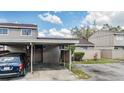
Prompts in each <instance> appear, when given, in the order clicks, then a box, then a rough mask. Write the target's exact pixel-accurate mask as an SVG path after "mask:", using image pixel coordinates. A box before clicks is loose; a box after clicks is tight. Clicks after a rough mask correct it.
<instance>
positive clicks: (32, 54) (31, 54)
mask: <svg viewBox="0 0 124 93" xmlns="http://www.w3.org/2000/svg"><path fill="white" fill-rule="evenodd" d="M30 46H31V73H33V44H32V43H30Z"/></svg>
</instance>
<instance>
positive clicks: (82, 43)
mask: <svg viewBox="0 0 124 93" xmlns="http://www.w3.org/2000/svg"><path fill="white" fill-rule="evenodd" d="M76 46H94V44H93V43H91V42H89V41H88V40H87V39H85V38H84V37H82V38H80V39H79V43H78V44H76Z"/></svg>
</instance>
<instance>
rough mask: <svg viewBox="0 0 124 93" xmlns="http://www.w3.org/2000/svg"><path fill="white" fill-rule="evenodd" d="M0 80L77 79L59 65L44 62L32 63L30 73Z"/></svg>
mask: <svg viewBox="0 0 124 93" xmlns="http://www.w3.org/2000/svg"><path fill="white" fill-rule="evenodd" d="M1 80H16V81H25V80H26V81H27V80H29V81H32V80H33V81H42V80H43V81H44V80H46V81H47V80H49V81H52V80H55V81H70V80H77V78H76V77H75V75H74V74H73V73H72V72H71V71H69V70H68V69H66V68H64V67H63V66H60V65H55V64H54V65H52V64H44V65H39V64H35V65H34V72H33V74H31V73H30V72H29V73H27V74H26V76H24V77H16V78H6V79H1Z"/></svg>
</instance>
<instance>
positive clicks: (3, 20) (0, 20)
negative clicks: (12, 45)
mask: <svg viewBox="0 0 124 93" xmlns="http://www.w3.org/2000/svg"><path fill="white" fill-rule="evenodd" d="M0 22H4V23H5V22H8V21H7V20H6V19H4V18H0Z"/></svg>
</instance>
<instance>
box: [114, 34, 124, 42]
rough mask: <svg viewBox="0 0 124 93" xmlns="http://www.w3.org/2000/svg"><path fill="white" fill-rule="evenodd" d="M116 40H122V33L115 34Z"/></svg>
mask: <svg viewBox="0 0 124 93" xmlns="http://www.w3.org/2000/svg"><path fill="white" fill-rule="evenodd" d="M116 40H117V41H122V40H124V36H122V35H117V36H116Z"/></svg>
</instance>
